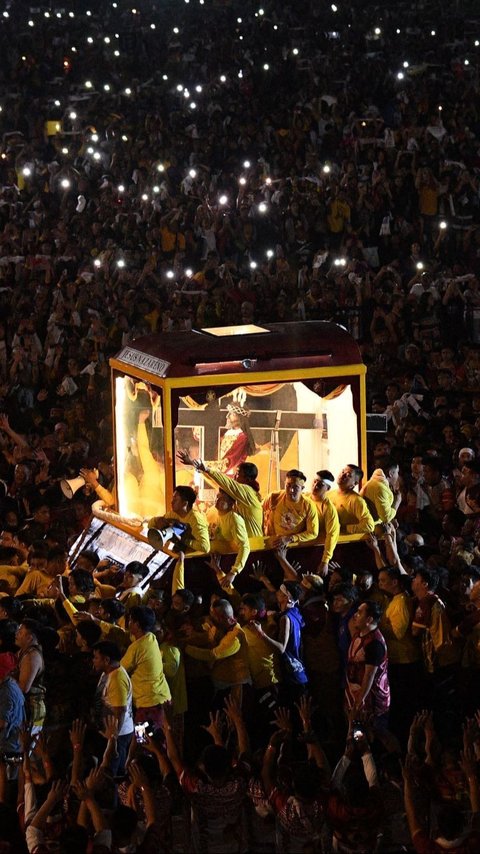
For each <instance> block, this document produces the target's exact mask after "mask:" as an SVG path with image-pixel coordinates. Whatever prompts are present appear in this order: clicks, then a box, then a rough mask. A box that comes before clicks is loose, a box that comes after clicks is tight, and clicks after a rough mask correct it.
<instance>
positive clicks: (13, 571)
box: [0, 563, 28, 593]
mask: <svg viewBox="0 0 480 854" xmlns="http://www.w3.org/2000/svg"><path fill="white" fill-rule="evenodd" d="M27 572H28V564H26V563H22V564H21V566H10V565H9V564H2V565H1V566H0V580H1V581H5V582H6V583H7V584H8V586H9V588H10V590H11V591H12V593H14V592H15V590H16V589H17V587H19V586H20V584H21V583H22V580H23V579H24V577H25V575H26V574H27Z"/></svg>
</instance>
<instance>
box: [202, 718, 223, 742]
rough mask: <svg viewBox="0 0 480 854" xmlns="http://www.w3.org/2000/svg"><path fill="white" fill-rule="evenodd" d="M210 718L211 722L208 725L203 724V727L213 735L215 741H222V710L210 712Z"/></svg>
mask: <svg viewBox="0 0 480 854" xmlns="http://www.w3.org/2000/svg"><path fill="white" fill-rule="evenodd" d="M209 718H210V723H209V724H208V726H207V725H205V724H204V725H203V726H202V729H204V730H206V732H208V734H209V735H211V736H212V738H213V740H214V742H215V743H218V742H221V741H222V713H221V712H220V710H219V711H217V712H215V713H214V712H210V714H209Z"/></svg>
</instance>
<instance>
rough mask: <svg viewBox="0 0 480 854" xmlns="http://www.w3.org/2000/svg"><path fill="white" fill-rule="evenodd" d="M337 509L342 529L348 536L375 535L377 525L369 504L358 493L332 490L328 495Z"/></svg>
mask: <svg viewBox="0 0 480 854" xmlns="http://www.w3.org/2000/svg"><path fill="white" fill-rule="evenodd" d="M327 498H329V499H330V501H331V502H332V504H333V506H334V507H335V508H336V510H337V513H338V518H339V521H340V527H341V528H342V529H343V530H344V531H345V533H347V534H373V531H374V529H375V525H374V523H373V519H372V515H371V513H370V510H369V509H368V506H367V502H366V501H365V500H364V499H363V498H361V496H360V495H358V494H357V493H356V492H340V490H339V489H330V490H329V491H328V493H327Z"/></svg>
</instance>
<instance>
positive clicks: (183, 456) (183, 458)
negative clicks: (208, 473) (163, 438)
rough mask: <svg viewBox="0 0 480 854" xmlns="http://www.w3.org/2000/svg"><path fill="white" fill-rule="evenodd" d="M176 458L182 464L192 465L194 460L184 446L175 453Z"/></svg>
mask: <svg viewBox="0 0 480 854" xmlns="http://www.w3.org/2000/svg"><path fill="white" fill-rule="evenodd" d="M175 456H176V458H177V460H178V461H179V462H181V463H183V465H184V466H193V464H194V462H195V460H194V459H193V457H191V456H190V454H189V453H188V451H187V449H186V448H182V449H181V450H180V451H177V453H176V454H175Z"/></svg>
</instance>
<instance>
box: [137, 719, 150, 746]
mask: <svg viewBox="0 0 480 854" xmlns="http://www.w3.org/2000/svg"><path fill="white" fill-rule="evenodd" d="M147 735H148V736H150V737H151V736H152V735H153V730H152V725H151V723H150V721H143V723H141V724H135V738H136V739H137V744H145V743H146V741H147V739H146V736H147Z"/></svg>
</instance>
